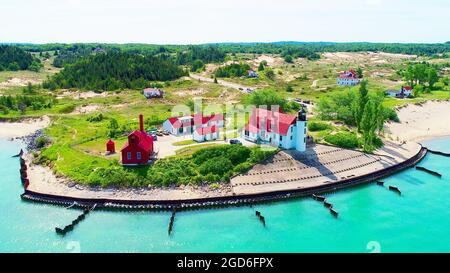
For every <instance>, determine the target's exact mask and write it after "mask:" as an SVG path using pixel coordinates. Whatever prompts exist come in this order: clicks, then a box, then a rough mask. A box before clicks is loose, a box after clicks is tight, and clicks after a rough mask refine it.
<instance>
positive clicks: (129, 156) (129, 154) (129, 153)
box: [127, 152, 131, 160]
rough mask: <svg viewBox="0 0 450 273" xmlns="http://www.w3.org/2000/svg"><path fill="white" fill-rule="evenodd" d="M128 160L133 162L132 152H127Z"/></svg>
mask: <svg viewBox="0 0 450 273" xmlns="http://www.w3.org/2000/svg"><path fill="white" fill-rule="evenodd" d="M127 159H128V160H131V152H127Z"/></svg>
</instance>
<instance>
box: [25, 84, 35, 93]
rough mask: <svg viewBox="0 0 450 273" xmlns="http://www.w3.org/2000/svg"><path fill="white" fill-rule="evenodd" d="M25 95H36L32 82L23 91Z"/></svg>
mask: <svg viewBox="0 0 450 273" xmlns="http://www.w3.org/2000/svg"><path fill="white" fill-rule="evenodd" d="M23 93H25V94H33V93H34V90H33V85H32V84H31V82H28V84H27V86H26V87H25V88H24V89H23Z"/></svg>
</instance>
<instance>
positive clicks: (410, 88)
mask: <svg viewBox="0 0 450 273" xmlns="http://www.w3.org/2000/svg"><path fill="white" fill-rule="evenodd" d="M403 89H404V90H412V87H411V86H403Z"/></svg>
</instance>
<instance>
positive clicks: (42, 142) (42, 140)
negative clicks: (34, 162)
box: [34, 136, 50, 149]
mask: <svg viewBox="0 0 450 273" xmlns="http://www.w3.org/2000/svg"><path fill="white" fill-rule="evenodd" d="M49 142H50V141H49V139H48V138H46V137H45V136H40V137H38V138H36V139H35V140H34V145H36V148H38V149H41V148H44V147H45V146H46V145H47V144H48V143H49Z"/></svg>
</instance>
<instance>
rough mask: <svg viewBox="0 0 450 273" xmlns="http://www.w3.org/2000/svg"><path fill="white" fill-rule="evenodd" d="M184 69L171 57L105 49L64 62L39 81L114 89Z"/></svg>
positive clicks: (163, 78)
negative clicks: (63, 64) (70, 62)
mask: <svg viewBox="0 0 450 273" xmlns="http://www.w3.org/2000/svg"><path fill="white" fill-rule="evenodd" d="M185 74H186V72H185V71H183V70H182V69H181V68H180V67H178V66H177V65H176V64H174V63H173V62H172V61H171V60H168V59H165V58H162V57H153V56H144V55H137V54H130V53H124V52H108V53H107V54H95V55H90V56H89V57H86V58H82V59H80V60H78V61H77V62H75V63H74V64H70V65H67V66H66V67H65V68H64V69H63V70H61V71H60V72H59V73H58V74H55V75H54V76H52V77H51V78H49V79H48V80H47V81H45V82H44V83H43V87H44V88H49V89H51V90H54V89H57V88H80V89H89V90H104V91H111V90H118V89H124V88H132V89H137V88H143V87H146V85H148V82H149V81H167V80H173V79H176V78H179V77H181V76H183V75H185Z"/></svg>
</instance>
